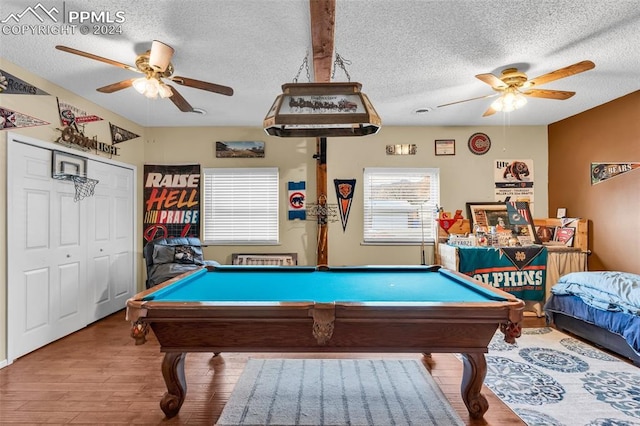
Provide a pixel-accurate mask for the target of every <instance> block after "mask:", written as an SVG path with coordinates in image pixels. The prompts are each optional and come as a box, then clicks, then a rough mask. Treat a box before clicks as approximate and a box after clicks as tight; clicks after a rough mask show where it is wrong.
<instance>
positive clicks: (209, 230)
mask: <svg viewBox="0 0 640 426" xmlns="http://www.w3.org/2000/svg"><path fill="white" fill-rule="evenodd" d="M203 175H204V179H203V197H202V198H203V207H202V208H203V212H202V219H203V239H204V243H205V244H210V245H277V244H279V229H278V228H279V202H278V200H279V189H278V188H279V186H280V185H279V173H278V168H277V167H251V168H241V167H237V168H204V169H203Z"/></svg>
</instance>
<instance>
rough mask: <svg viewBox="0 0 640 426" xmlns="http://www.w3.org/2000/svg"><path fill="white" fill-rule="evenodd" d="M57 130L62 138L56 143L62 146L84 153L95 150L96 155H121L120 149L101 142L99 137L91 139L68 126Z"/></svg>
mask: <svg viewBox="0 0 640 426" xmlns="http://www.w3.org/2000/svg"><path fill="white" fill-rule="evenodd" d="M56 130H59V131H60V136H59V137H58V139H56V140H55V142H57V143H59V144H61V145H65V146H68V147H70V148H76V149H81V150H82V151H90V150H94V151H95V152H96V154H97V153H102V154H109V155H120V153H119V150H118V148H117V147H115V146H114V145H109V144H107V143H105V142H99V141H98V137H97V136H94V137H93V138H89V137H87V136H85V135H84V134H83V133H82V132H81V131H80V130H78V129H76V128H75V127H72V126H67V127H65V128H63V129H56Z"/></svg>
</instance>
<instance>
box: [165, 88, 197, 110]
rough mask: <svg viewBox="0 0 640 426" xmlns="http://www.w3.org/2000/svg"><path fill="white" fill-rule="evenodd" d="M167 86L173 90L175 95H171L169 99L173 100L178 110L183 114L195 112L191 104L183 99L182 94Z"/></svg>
mask: <svg viewBox="0 0 640 426" xmlns="http://www.w3.org/2000/svg"><path fill="white" fill-rule="evenodd" d="M167 86H169V88H170V89H171V93H173V95H171V96H170V97H169V99H171V101H172V102H173V103H174V104H175V105H176V106H177V107H178V109H179V110H180V111H182V112H193V107H192V106H191V104H189V102H187V100H186V99H185V98H183V97H182V95H181V94H180V92H178V91H177V90H176V88H175V87H173V86H171V85H169V84H167Z"/></svg>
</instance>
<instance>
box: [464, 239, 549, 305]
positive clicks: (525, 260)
mask: <svg viewBox="0 0 640 426" xmlns="http://www.w3.org/2000/svg"><path fill="white" fill-rule="evenodd" d="M458 256H459V261H460V266H459V270H460V272H462V273H464V274H466V275H469V276H471V277H473V278H475V279H477V280H480V281H482V282H484V283H485V284H489V285H491V286H493V287H496V288H499V289H500V290H502V291H506V292H507V293H510V294H512V295H514V296H516V297H518V298H520V299H523V300H543V299H544V289H545V280H546V277H547V249H546V247H543V246H538V245H534V246H527V247H502V248H494V247H458Z"/></svg>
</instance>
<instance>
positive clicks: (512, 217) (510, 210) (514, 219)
mask: <svg viewBox="0 0 640 426" xmlns="http://www.w3.org/2000/svg"><path fill="white" fill-rule="evenodd" d="M506 204H507V214H508V215H509V222H510V223H511V224H512V225H529V224H530V223H531V213H530V212H529V203H527V202H526V201H507V203H506Z"/></svg>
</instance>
